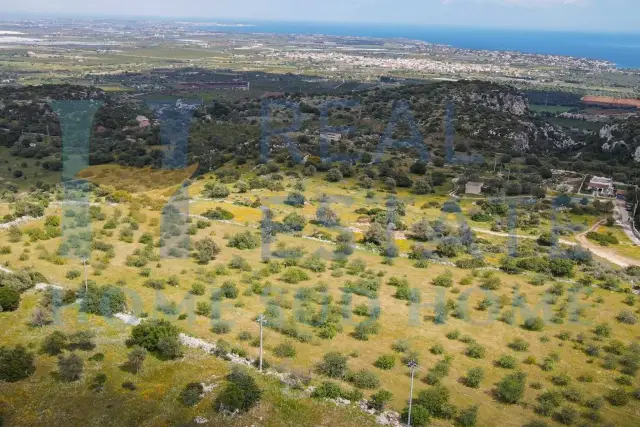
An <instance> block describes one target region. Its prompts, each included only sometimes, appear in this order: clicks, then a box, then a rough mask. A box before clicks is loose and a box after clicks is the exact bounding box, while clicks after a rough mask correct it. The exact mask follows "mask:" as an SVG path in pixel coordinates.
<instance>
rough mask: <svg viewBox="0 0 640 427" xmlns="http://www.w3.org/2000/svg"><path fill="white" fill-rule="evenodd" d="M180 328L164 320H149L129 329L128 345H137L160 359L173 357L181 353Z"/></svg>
mask: <svg viewBox="0 0 640 427" xmlns="http://www.w3.org/2000/svg"><path fill="white" fill-rule="evenodd" d="M179 334H180V330H179V329H178V328H177V327H176V326H174V325H172V324H171V323H170V322H168V321H166V320H162V319H161V320H149V321H146V322H142V323H140V324H139V325H136V326H134V327H133V329H132V330H131V338H130V339H129V340H128V344H130V345H138V346H140V347H143V348H145V349H147V350H148V351H150V352H152V353H154V354H156V355H157V356H158V357H160V358H161V359H175V358H177V357H180V356H181V355H182V350H181V346H180V340H179Z"/></svg>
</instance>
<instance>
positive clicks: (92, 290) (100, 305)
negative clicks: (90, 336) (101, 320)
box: [80, 284, 127, 317]
mask: <svg viewBox="0 0 640 427" xmlns="http://www.w3.org/2000/svg"><path fill="white" fill-rule="evenodd" d="M80 297H81V298H82V311H85V312H87V313H91V314H98V315H101V316H107V317H111V316H113V315H114V314H116V313H119V312H122V311H124V309H125V308H126V306H127V297H126V296H125V294H124V291H123V290H122V289H121V288H119V287H117V286H113V285H104V286H96V285H93V284H89V286H88V292H85V290H84V287H83V288H81V291H80Z"/></svg>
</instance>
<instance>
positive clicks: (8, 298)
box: [0, 286, 20, 311]
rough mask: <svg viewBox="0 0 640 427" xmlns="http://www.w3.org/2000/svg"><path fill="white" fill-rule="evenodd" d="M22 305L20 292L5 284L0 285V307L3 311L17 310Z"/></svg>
mask: <svg viewBox="0 0 640 427" xmlns="http://www.w3.org/2000/svg"><path fill="white" fill-rule="evenodd" d="M19 306H20V292H18V291H16V290H15V289H12V288H9V287H6V286H3V287H0V308H2V311H15V310H17V309H18V307H19Z"/></svg>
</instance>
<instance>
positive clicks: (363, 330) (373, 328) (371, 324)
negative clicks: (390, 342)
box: [353, 319, 380, 341]
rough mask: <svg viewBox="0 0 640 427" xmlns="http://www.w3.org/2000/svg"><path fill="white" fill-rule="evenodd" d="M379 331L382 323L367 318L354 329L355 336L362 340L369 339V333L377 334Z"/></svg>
mask: <svg viewBox="0 0 640 427" xmlns="http://www.w3.org/2000/svg"><path fill="white" fill-rule="evenodd" d="M379 331H380V324H379V323H378V322H377V321H375V320H373V319H367V320H363V321H362V322H360V323H358V324H357V325H356V328H355V330H354V331H353V337H354V338H355V339H357V340H360V341H367V340H368V339H369V335H372V334H377V333H378V332H379Z"/></svg>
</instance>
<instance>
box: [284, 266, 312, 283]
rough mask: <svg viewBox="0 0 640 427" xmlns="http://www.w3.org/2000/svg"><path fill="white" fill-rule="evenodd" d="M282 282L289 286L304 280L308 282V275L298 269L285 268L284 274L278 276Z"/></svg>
mask: <svg viewBox="0 0 640 427" xmlns="http://www.w3.org/2000/svg"><path fill="white" fill-rule="evenodd" d="M280 278H281V279H282V281H284V282H286V283H290V284H293V285H295V284H297V283H300V282H302V281H305V280H309V275H308V274H307V273H306V272H305V271H304V270H301V269H299V268H295V267H293V268H287V269H286V270H285V272H284V273H283V274H282V276H280Z"/></svg>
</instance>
